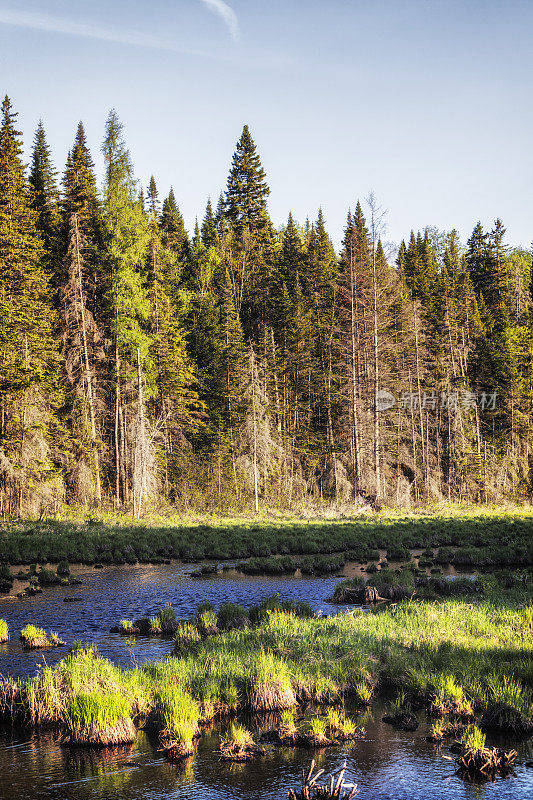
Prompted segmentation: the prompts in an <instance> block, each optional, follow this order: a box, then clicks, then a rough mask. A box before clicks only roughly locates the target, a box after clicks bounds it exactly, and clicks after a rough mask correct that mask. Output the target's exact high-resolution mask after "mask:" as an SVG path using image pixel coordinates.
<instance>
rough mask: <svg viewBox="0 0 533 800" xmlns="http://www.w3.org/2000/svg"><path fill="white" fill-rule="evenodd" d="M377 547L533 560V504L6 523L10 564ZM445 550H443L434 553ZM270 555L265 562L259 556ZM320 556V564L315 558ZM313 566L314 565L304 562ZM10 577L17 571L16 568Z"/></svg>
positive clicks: (3, 555) (365, 556) (1, 541)
mask: <svg viewBox="0 0 533 800" xmlns="http://www.w3.org/2000/svg"><path fill="white" fill-rule="evenodd" d="M377 548H379V549H382V550H386V551H387V554H388V558H389V560H391V561H393V560H401V559H404V558H406V557H408V555H409V551H411V550H413V549H416V548H419V549H426V550H427V551H428V558H429V560H431V559H432V558H435V559H436V560H437V561H438V563H452V564H455V565H456V566H459V567H462V568H465V569H469V568H476V567H477V568H481V569H491V568H492V567H493V566H500V567H503V566H522V567H523V566H530V565H531V564H533V511H531V510H519V509H513V510H510V511H509V510H505V509H499V510H498V509H485V510H482V509H471V510H469V511H464V510H461V509H459V510H454V511H450V510H446V511H443V512H442V513H433V514H424V515H402V516H396V515H393V514H391V513H383V514H378V515H372V516H359V517H353V518H342V519H311V520H301V519H300V520H296V519H276V520H273V519H259V520H232V519H229V520H223V519H221V520H214V521H211V522H206V523H199V522H194V521H190V522H184V521H183V520H181V519H173V520H172V519H170V520H157V521H154V522H153V524H148V523H147V524H143V525H139V524H138V523H136V524H132V523H131V521H128V520H125V521H124V522H123V524H117V522H116V520H115V521H113V520H112V519H110V520H107V519H93V518H91V519H88V520H84V521H77V522H72V521H64V520H46V521H43V522H33V523H23V522H21V523H4V524H3V525H2V527H1V529H0V564H1V563H3V564H12V565H15V564H32V563H39V564H46V563H59V562H62V561H66V562H70V563H85V564H94V563H102V564H134V563H137V562H141V563H148V562H152V563H157V562H161V561H164V560H165V559H182V560H184V561H189V562H195V561H202V560H204V559H210V560H216V561H224V560H227V559H231V560H239V559H244V558H253V559H256V561H255V562H252V566H251V571H253V570H254V569H255V570H256V571H261V570H262V569H265V570H266V571H267V572H268V571H271V572H272V573H274V574H275V573H276V572H278V571H279V572H282V571H286V570H287V569H290V564H288V562H287V560H286V558H285V559H283V560H282V559H281V558H280V559H279V564H278V563H276V562H277V559H276V558H273V557H282V556H285V557H286V556H304V557H305V556H307V557H310V556H314V557H316V556H328V555H331V554H342V555H343V558H340V559H339V558H336V559H330V560H329V561H327V560H326V561H324V564H323V568H324V571H326V572H327V571H329V570H330V569H331V570H335V569H336V568H338V566H339V565H341V563H342V561H343V559H344V560H350V561H356V562H361V563H365V562H368V561H372V560H375V559H376V550H377ZM434 551H435V552H434ZM257 560H259V562H261V560H263V563H258V561H257ZM315 563H316V562H315ZM302 567H303V569H304V571H305V570H306V569H308V568H309V570H310V571H312V570H313V569H314V567H313V565H312V562H310V561H307V562H306V561H305V558H304V560H303V561H302ZM8 577H9V576H8Z"/></svg>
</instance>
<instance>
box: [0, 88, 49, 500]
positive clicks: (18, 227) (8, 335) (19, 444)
mask: <svg viewBox="0 0 533 800" xmlns="http://www.w3.org/2000/svg"><path fill="white" fill-rule="evenodd" d="M16 117H17V115H16V113H14V112H13V110H12V106H11V102H10V100H9V98H8V97H7V96H6V98H5V99H4V102H3V104H2V125H1V128H0V318H1V319H2V326H1V329H0V453H2V458H1V461H2V467H0V473H1V474H0V478H1V479H2V480H3V487H2V488H3V500H2V502H3V506H4V509H5V510H7V511H8V513H19V514H21V513H22V512H23V510H25V511H31V510H33V512H37V513H40V512H42V511H43V508H44V505H45V504H46V503H47V502H51V501H52V500H53V497H54V494H55V496H56V497H57V496H60V493H61V491H62V485H61V481H60V477H59V472H58V471H57V469H56V465H55V464H54V461H53V456H54V454H53V440H52V436H53V432H54V428H56V432H57V423H56V420H55V418H54V412H55V411H56V410H57V408H58V406H59V404H60V403H61V394H60V390H59V382H58V354H57V350H56V347H55V343H54V340H53V334H52V330H53V326H54V324H55V317H54V312H53V309H52V307H51V305H50V304H49V302H48V298H49V290H48V281H47V277H46V274H45V272H44V270H43V268H42V259H43V247H42V241H41V238H40V235H39V232H38V230H37V215H36V212H35V211H34V210H33V208H32V197H31V193H30V189H29V186H28V182H27V179H26V175H25V171H24V166H23V163H22V144H21V134H20V132H19V131H17V129H16V127H15V125H16ZM54 484H55V486H54ZM39 506H41V507H39Z"/></svg>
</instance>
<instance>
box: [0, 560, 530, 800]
mask: <svg viewBox="0 0 533 800" xmlns="http://www.w3.org/2000/svg"><path fill="white" fill-rule="evenodd" d="M190 569H191V567H190V565H187V567H184V566H183V565H176V564H173V565H168V566H166V565H164V566H135V567H131V566H130V567H107V568H106V569H104V570H100V571H95V570H91V569H90V568H89V567H87V568H85V569H81V570H78V571H77V573H78V575H79V577H80V578H81V579H82V581H83V584H82V585H81V586H73V587H49V588H45V589H44V591H43V594H42V595H37V596H36V597H34V598H27V599H24V600H20V599H18V598H16V597H9V598H2V599H0V618H4V619H6V620H7V622H8V624H9V629H10V633H11V636H12V640H11V641H10V642H8V643H6V644H2V645H0V673H2V674H3V675H8V674H10V675H13V676H16V677H25V676H28V675H31V674H33V673H34V672H35V669H36V665H37V664H38V663H42V662H43V661H46V662H47V663H48V664H52V663H55V662H57V661H58V660H59V659H60V658H61V657H62V656H63V655H64V653H65V651H64V650H61V649H58V650H46V651H42V652H39V651H37V652H35V651H33V652H31V651H30V652H23V651H22V649H21V647H20V645H19V642H18V633H19V631H20V629H21V628H22V627H23V626H24V625H25V624H26V623H28V622H31V623H33V624H35V625H38V626H39V627H44V628H45V629H46V630H47V631H49V630H50V629H52V630H54V631H57V632H58V633H59V634H60V635H61V637H62V638H63V639H65V641H66V642H67V643H71V642H72V641H74V640H82V641H90V642H97V643H98V647H99V650H100V652H101V653H102V655H104V656H106V657H107V658H110V659H112V660H113V661H115V662H116V663H118V664H121V665H122V666H125V667H128V666H131V665H132V663H134V662H137V663H141V662H143V661H146V660H149V659H153V658H158V657H161V656H163V655H165V654H166V653H168V652H169V650H170V649H171V643H170V641H168V640H159V639H143V638H142V637H138V638H136V639H135V640H129V639H124V638H123V637H120V636H118V635H113V634H110V633H109V629H110V627H112V626H113V625H116V624H117V622H118V621H119V620H120V619H121V618H129V619H134V618H136V617H140V616H144V615H145V614H149V615H151V614H154V613H155V612H156V611H157V610H158V609H159V608H160V607H161V606H162V605H164V604H165V603H171V604H172V606H173V607H174V608H175V610H176V614H177V616H179V617H189V616H191V615H192V614H193V613H194V611H195V610H196V608H197V606H198V604H199V603H200V602H202V601H204V600H209V601H211V602H212V603H214V605H215V606H219V605H220V604H221V603H222V602H224V601H226V600H231V601H232V602H236V603H240V604H242V605H244V606H249V605H252V604H254V603H257V602H259V601H260V600H262V599H263V598H265V597H267V596H269V595H271V594H274V593H277V594H279V595H280V597H281V598H282V599H292V600H307V601H308V602H309V603H310V604H311V605H312V606H313V608H315V609H316V610H321V611H322V613H324V614H329V613H335V612H336V611H338V610H339V607H338V606H335V605H332V604H330V603H328V602H327V601H326V598H328V597H330V596H331V594H332V592H333V587H334V586H335V584H336V583H337V581H338V578H335V577H332V578H301V577H294V576H290V577H280V578H271V577H269V578H263V577H245V576H243V575H242V574H240V573H237V572H235V571H227V572H224V573H219V574H218V575H216V576H212V577H209V578H202V579H193V578H190V577H189V576H188V575H187V574H186V572H187V571H189V570H190ZM65 596H76V597H80V598H81V602H77V603H64V602H63V598H64V597H65ZM342 608H346V606H343V607H342ZM382 714H383V709H382V708H380V707H379V706H375V707H373V710H372V712H371V714H370V715H367V716H365V717H364V718H361V720H360V723H361V724H364V726H365V728H366V730H367V737H366V739H365V740H363V741H357V742H355V743H354V744H353V745H350V746H345V747H335V748H328V749H327V750H326V751H308V750H304V749H283V750H276V749H273V750H272V751H271V752H269V753H268V755H267V756H266V757H265V758H263V759H261V760H259V761H256V762H253V763H249V764H241V765H231V764H227V763H223V762H220V761H219V758H218V755H217V752H216V748H217V747H218V741H219V736H218V733H217V731H216V729H215V730H213V731H212V732H210V733H204V735H203V736H202V739H201V740H200V742H199V747H198V751H197V753H196V754H195V756H194V757H193V758H192V759H191V760H189V761H188V762H186V763H184V764H181V765H172V764H169V763H167V762H166V761H165V760H164V759H162V758H161V754H160V753H158V752H157V741H156V740H154V739H151V738H149V737H148V736H147V735H146V734H145V733H144V732H142V731H141V732H139V734H138V736H137V740H136V742H135V744H134V745H132V746H131V747H122V748H106V749H103V750H100V751H97V750H89V749H68V748H64V747H61V746H60V744H59V739H58V735H57V734H54V733H52V732H41V733H31V732H27V731H21V730H15V731H13V730H11V729H10V728H0V799H1V800H4V798H5V800H8V798H9V799H11V798H16V799H18V798H20V800H41V798H42V800H44V799H45V798H49V800H89V798H98V800H119V799H120V800H141V798H142V800H162V799H163V798H180V800H210V799H212V800H282V798H286V797H287V790H288V789H289V788H297V786H298V785H299V780H300V772H301V769H302V767H307V766H308V765H309V763H310V760H311V758H312V757H315V758H317V760H318V761H319V762H320V766H321V767H325V768H326V770H328V771H331V770H332V769H335V768H337V767H339V766H340V765H341V764H342V763H343V761H344V760H345V759H346V760H347V761H348V772H349V780H352V781H354V782H355V783H357V784H358V785H359V787H360V794H359V795H358V797H360V799H361V800H441V799H442V800H463V799H464V800H467V799H468V800H470V799H471V800H484V799H485V798H487V800H489V798H495V799H496V798H497V800H522V798H523V800H533V769H531V768H528V767H525V766H524V765H523V762H524V761H528V760H531V759H533V743H532V742H531V741H530V742H529V743H525V744H521V745H518V746H517V749H518V750H519V760H520V762H522V763H521V765H519V766H517V768H516V777H509V778H507V779H501V778H499V779H497V780H496V781H495V782H494V783H488V784H485V785H483V786H471V785H468V784H466V783H465V782H464V781H462V780H461V779H460V778H458V777H457V776H455V775H454V769H453V763H452V762H451V761H449V760H446V759H445V758H444V757H443V756H446V755H448V756H449V753H448V751H447V749H446V748H443V749H442V750H438V749H437V748H436V747H435V746H434V745H433V744H430V743H428V742H426V741H425V736H426V735H427V732H428V726H427V724H426V723H425V722H422V724H421V725H420V728H419V729H418V730H417V731H416V732H415V733H403V732H399V731H395V730H393V729H392V728H391V727H390V726H388V725H385V724H383V723H382V722H381V716H382ZM420 719H421V721H422V720H423V719H424V718H423V715H421V716H420ZM251 728H252V730H254V725H251ZM321 753H322V754H321Z"/></svg>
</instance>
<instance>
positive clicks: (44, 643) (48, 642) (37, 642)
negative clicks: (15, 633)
mask: <svg viewBox="0 0 533 800" xmlns="http://www.w3.org/2000/svg"><path fill="white" fill-rule="evenodd" d="M20 640H21V642H22V646H23V647H24V648H26V649H27V650H38V649H41V648H43V647H56V646H57V645H58V644H60V643H61V644H62V642H60V640H59V637H57V636H56V637H55V638H54V636H53V635H52V636H51V638H50V639H48V637H47V635H46V632H45V631H44V630H43V628H36V627H35V625H25V626H24V628H23V629H22V630H21V632H20Z"/></svg>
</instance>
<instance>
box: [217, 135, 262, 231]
mask: <svg viewBox="0 0 533 800" xmlns="http://www.w3.org/2000/svg"><path fill="white" fill-rule="evenodd" d="M269 194H270V189H269V188H268V185H267V182H266V176H265V171H264V170H263V167H262V166H261V159H260V158H259V154H258V153H257V150H256V146H255V142H254V140H253V139H252V137H251V135H250V131H249V129H248V125H245V126H244V128H243V131H242V135H241V138H240V139H239V141H238V142H237V147H236V150H235V153H234V155H233V161H232V164H231V170H230V173H229V177H228V184H227V189H226V216H227V218H228V220H229V222H230V223H231V225H232V226H233V228H234V229H235V230H236V232H237V233H238V234H239V235H241V234H242V232H243V230H244V229H245V228H248V230H249V231H250V232H251V233H257V232H258V231H261V230H262V229H263V228H264V226H265V213H266V202H267V197H268V195H269Z"/></svg>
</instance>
